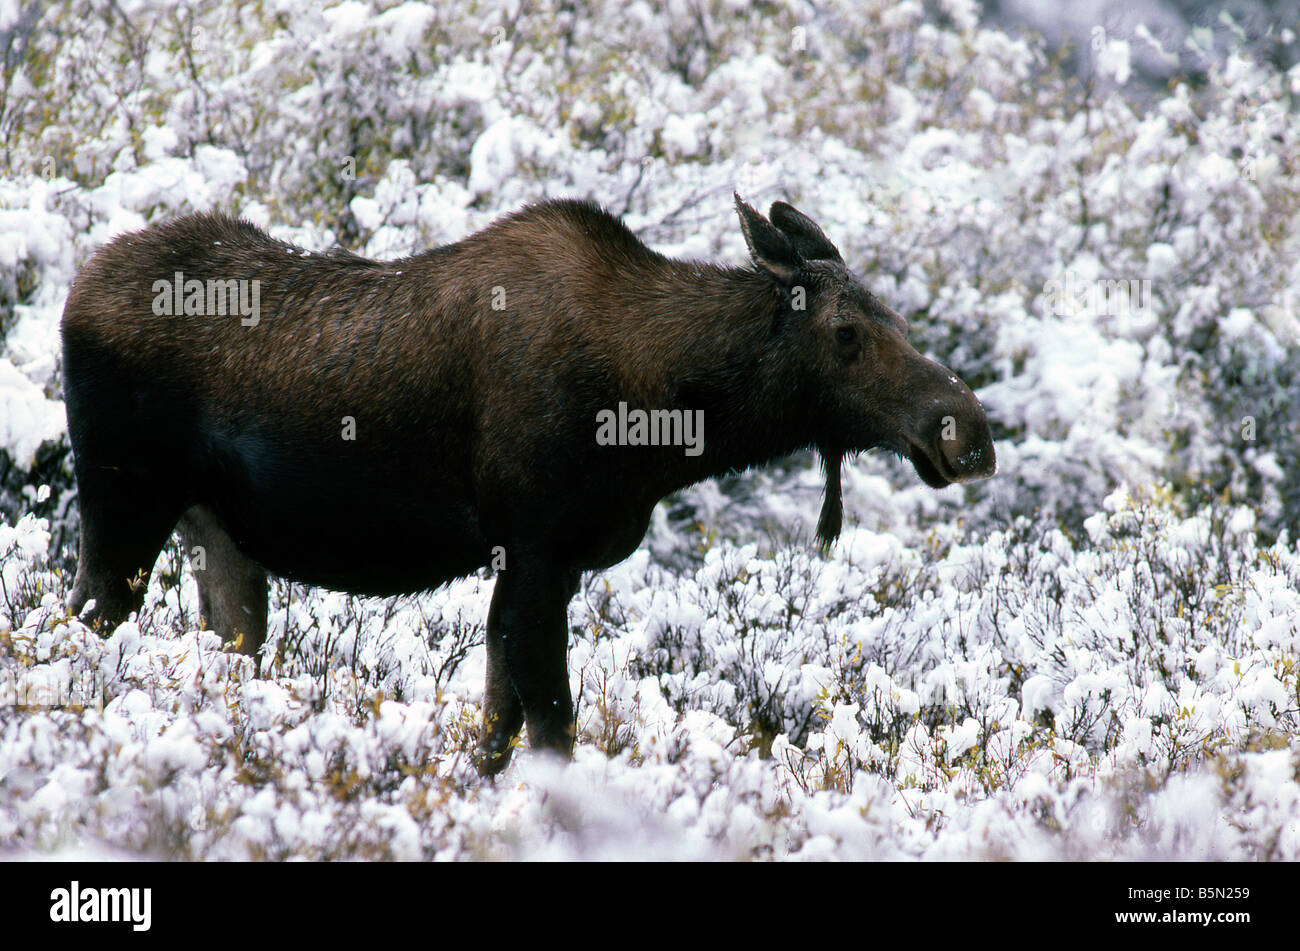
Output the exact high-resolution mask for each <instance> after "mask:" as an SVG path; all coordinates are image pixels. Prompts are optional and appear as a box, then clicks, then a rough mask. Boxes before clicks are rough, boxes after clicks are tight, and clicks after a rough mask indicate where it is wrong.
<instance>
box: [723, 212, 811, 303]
mask: <svg viewBox="0 0 1300 951" xmlns="http://www.w3.org/2000/svg"><path fill="white" fill-rule="evenodd" d="M733 194H734V193H733ZM735 198H736V212H737V214H739V215H740V230H741V231H742V232H744V234H745V244H747V245H749V256H750V257H752V258H753V259H754V264H755V265H757V266H758V269H759V270H760V271H763V272H765V273H766V274H768V275H769V276H770V277H771V278H772V279H773V280H775V281H776V282H777V283H778V284H780V285H782V286H783V287H790V286H792V285H793V284H794V282H795V276H796V275H797V274H798V273H799V271H800V269H801V268H802V267H803V258H801V257H800V256H799V252H798V251H796V250H795V248H794V245H792V244H791V243H790V239H789V238H787V237H786V236H785V235H784V234H783V233H782V232H781V230H780V229H779V228H777V227H775V226H774V225H773V224H772V222H770V221H768V220H767V219H766V218H764V217H763V216H762V215H760V214H759V213H758V212H756V211H755V210H754V209H753V208H750V207H749V206H748V205H747V204H745V203H744V202H743V201H741V200H740V196H739V195H736V196H735Z"/></svg>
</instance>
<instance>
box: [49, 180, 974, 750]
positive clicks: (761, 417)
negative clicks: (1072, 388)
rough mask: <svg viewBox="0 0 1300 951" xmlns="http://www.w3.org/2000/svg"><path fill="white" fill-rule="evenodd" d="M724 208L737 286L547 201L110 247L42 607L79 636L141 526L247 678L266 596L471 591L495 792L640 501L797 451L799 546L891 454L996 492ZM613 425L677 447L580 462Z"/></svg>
mask: <svg viewBox="0 0 1300 951" xmlns="http://www.w3.org/2000/svg"><path fill="white" fill-rule="evenodd" d="M735 203H736V210H737V212H738V214H739V216H740V227H741V231H742V233H743V235H744V239H745V242H746V244H747V246H748V250H749V253H750V256H751V258H752V265H753V266H752V267H736V266H724V265H720V264H714V263H707V262H701V261H682V260H675V259H672V258H669V257H666V256H664V255H662V254H659V253H657V252H655V251H653V250H652V249H650V248H649V247H647V246H646V245H645V244H644V243H642V241H641V240H639V239H638V238H637V237H636V236H635V235H634V234H633V232H632V231H631V230H629V229H628V228H627V227H626V226H625V225H624V224H623V223H622V221H620V219H619V218H617V217H616V216H614V215H612V214H610V213H608V212H606V211H605V210H603V209H602V208H601V207H600V206H599V205H598V204H596V203H594V202H589V201H583V200H574V199H551V200H546V201H543V202H539V203H536V204H532V205H528V206H526V207H524V208H523V209H522V210H519V211H516V212H514V213H512V214H509V215H506V216H505V217H503V218H500V219H499V220H497V221H496V222H494V223H493V224H491V225H489V226H488V227H486V228H485V229H484V230H482V231H479V232H477V233H475V234H473V235H471V236H469V237H467V238H464V239H463V240H460V241H458V242H456V243H453V244H449V245H446V246H443V247H438V248H434V249H432V250H428V251H425V252H423V253H420V254H416V255H414V256H411V257H407V258H402V259H399V260H392V261H375V260H370V259H368V258H365V257H361V256H358V255H356V254H353V253H350V252H347V251H340V250H334V251H330V252H327V253H312V252H307V251H304V250H302V249H300V248H297V247H294V246H293V245H290V244H287V243H284V242H281V241H278V240H275V239H273V238H271V237H270V236H269V235H267V234H266V233H265V232H263V231H262V230H260V229H259V228H257V227H256V226H254V225H253V224H251V223H249V222H247V221H244V220H237V219H234V218H231V217H227V216H224V215H221V214H217V213H207V212H205V213H199V214H192V215H188V216H185V217H181V218H178V219H175V220H173V221H171V222H169V223H165V224H160V225H156V226H153V227H150V228H148V229H146V230H143V231H139V232H136V233H132V234H126V235H122V236H119V237H117V238H115V239H114V240H113V241H111V242H110V243H108V244H107V245H105V246H104V247H103V248H101V249H100V250H99V251H98V252H97V253H96V254H95V255H94V256H93V257H92V258H91V259H90V260H89V261H88V262H87V264H86V265H85V267H84V268H83V269H82V271H81V272H80V274H79V275H78V277H77V279H76V281H75V283H74V286H73V288H72V290H71V292H70V294H69V297H68V301H67V305H66V308H65V310H64V314H63V321H62V339H63V372H64V388H65V397H66V403H67V412H68V426H69V434H70V437H71V442H72V447H73V452H74V468H75V473H76V478H77V483H78V489H79V499H80V508H81V538H80V553H79V559H78V565H77V573H76V579H75V581H74V584H73V589H72V591H71V593H70V595H69V597H68V606H69V608H70V609H71V610H72V611H74V612H76V613H78V614H79V615H81V616H83V617H84V619H85V620H87V622H89V623H91V624H93V625H95V626H97V627H98V628H99V629H100V630H101V631H104V632H106V633H107V632H111V631H112V630H113V629H114V628H115V627H116V626H117V625H118V624H120V623H121V622H122V621H124V620H126V619H127V618H128V617H129V616H130V614H131V612H132V611H137V610H139V608H140V607H141V606H142V604H143V599H144V593H145V583H146V582H147V579H148V576H149V573H150V571H151V570H152V567H153V564H154V562H155V560H156V559H157V557H158V554H159V552H160V551H161V549H162V547H163V546H164V544H165V543H166V541H167V539H168V538H169V537H170V535H171V533H172V531H173V530H178V531H179V532H180V536H181V539H182V542H183V544H184V546H185V549H186V551H187V552H189V553H190V554H191V560H192V561H194V567H195V568H196V569H201V570H196V571H195V576H196V578H197V582H198V589H199V596H200V611H201V616H202V622H203V623H204V624H205V625H206V626H207V627H208V628H209V629H211V630H214V631H216V632H218V633H219V634H220V635H221V636H222V638H223V639H224V640H225V641H227V642H232V644H233V646H232V649H235V648H237V649H240V650H243V651H244V652H246V653H252V654H254V655H256V654H257V652H258V651H259V649H260V647H261V645H262V643H263V640H264V638H265V636H266V625H267V575H268V572H270V573H274V574H275V575H278V576H280V577H283V578H287V579H291V580H295V581H299V582H304V583H307V584H311V585H319V586H323V587H327V588H332V589H336V590H341V591H346V592H351V593H354V594H359V595H374V596H394V595H400V594H411V593H415V592H419V591H423V590H428V589H432V588H435V587H437V586H438V585H441V584H445V583H447V582H448V581H450V580H452V579H455V578H458V577H463V576H465V575H468V574H471V573H473V572H475V571H478V570H480V569H482V568H485V567H489V566H490V567H495V568H497V569H498V570H497V572H496V582H495V587H494V590H493V594H492V600H491V605H490V609H489V613H488V622H487V645H486V650H487V678H486V686H485V691H484V728H483V738H482V740H481V747H480V751H479V761H478V762H479V767H478V768H479V770H480V772H481V773H483V774H484V775H487V776H490V775H494V774H495V773H497V772H499V771H500V770H501V769H503V768H504V767H505V766H506V764H507V763H508V761H509V759H510V755H511V751H512V748H513V747H514V746H515V745H516V739H517V737H518V736H519V734H520V732H521V730H522V728H523V726H524V725H525V723H526V725H527V729H528V737H529V741H530V743H531V744H532V746H533V747H534V748H542V749H546V750H550V751H554V752H558V753H560V754H562V755H564V756H571V755H572V748H573V743H574V739H575V724H574V707H573V701H572V698H571V695H570V691H569V680H568V658H567V649H566V648H567V639H568V633H569V628H568V622H567V606H568V603H569V601H570V599H571V598H572V596H573V595H574V594H575V592H576V591H577V588H578V584H579V580H580V577H581V573H582V572H584V571H592V570H599V569H603V568H606V567H609V566H611V565H614V564H616V563H617V562H619V561H621V560H622V559H624V558H626V557H627V556H628V555H630V554H631V553H632V552H633V551H634V550H635V549H636V547H637V546H638V544H640V542H641V540H642V537H643V535H644V534H645V531H646V528H647V526H648V524H649V521H650V518H651V513H652V510H653V509H654V507H655V505H656V504H658V502H659V501H660V500H661V499H663V498H664V497H665V496H667V495H669V494H670V493H672V492H674V491H677V490H679V489H682V488H684V487H686V486H689V485H691V484H693V483H696V482H699V481H701V480H703V479H707V478H710V477H713V476H717V475H720V474H723V473H728V472H733V471H739V470H744V469H746V468H749V467H754V466H759V465H762V464H764V463H767V462H769V461H772V460H775V459H778V458H780V457H783V456H786V455H789V454H791V453H794V452H796V451H798V450H803V449H815V450H817V452H818V453H819V454H820V457H821V459H822V461H823V464H824V467H825V472H826V492H825V497H824V501H823V505H822V511H821V517H820V519H819V522H818V525H817V530H816V534H817V538H818V539H819V541H821V542H822V543H823V544H826V545H829V544H831V543H833V541H834V539H835V538H836V537H837V536H838V534H839V532H840V528H841V523H842V502H841V491H840V468H841V463H842V460H843V458H844V456H845V455H846V454H848V453H856V452H861V451H866V450H869V449H873V448H883V449H886V450H889V451H892V452H895V453H897V454H899V455H900V456H903V457H904V458H907V459H909V460H910V461H911V463H912V465H913V466H914V467H915V469H916V472H917V474H918V475H919V476H920V478H921V479H922V480H923V481H924V482H926V483H927V484H928V485H930V486H933V487H935V488H943V487H945V486H948V485H950V484H952V483H956V482H966V481H969V480H974V479H981V478H985V477H988V476H990V475H992V474H993V473H994V471H995V469H996V463H995V459H994V450H993V441H992V436H991V433H990V430H989V425H988V421H987V419H986V417H985V414H984V411H983V409H982V407H981V406H980V403H979V401H978V400H977V399H976V398H975V395H974V394H973V393H972V392H971V390H970V389H969V388H968V387H967V386H966V385H965V384H964V383H963V382H961V381H960V380H959V379H958V378H957V377H956V375H955V374H953V373H952V372H951V371H950V370H948V369H947V368H946V367H943V366H941V365H939V364H938V363H935V362H933V361H931V360H929V359H927V358H925V357H923V356H921V355H920V354H919V353H918V352H917V351H916V350H915V349H913V347H912V346H911V345H909V344H908V342H907V339H906V334H907V330H908V328H907V324H906V322H905V321H904V320H903V318H902V317H900V316H899V315H898V314H897V313H895V312H894V311H893V310H891V309H890V308H889V307H887V306H886V305H885V304H883V303H882V302H881V301H880V300H878V299H877V298H876V297H875V296H873V295H872V294H871V293H870V292H869V291H868V290H867V289H866V287H865V286H864V285H863V282H862V280H861V279H860V278H859V277H857V276H856V275H855V274H854V273H853V272H852V271H851V270H850V269H849V267H848V266H847V265H846V264H845V262H844V259H843V258H842V257H841V255H840V252H839V251H838V250H837V249H836V247H835V245H833V244H832V243H831V242H830V240H828V239H827V237H826V235H825V234H824V233H823V232H822V229H821V228H820V227H819V226H818V225H817V224H815V223H814V222H813V221H812V220H811V219H810V218H808V217H807V216H805V215H804V214H802V213H800V212H799V211H797V210H796V209H795V208H793V207H792V206H790V205H789V204H786V203H785V202H780V201H778V202H775V203H774V204H773V205H772V206H771V209H770V211H769V216H768V217H766V218H765V217H763V215H762V214H761V213H759V212H757V211H755V210H754V209H753V208H752V207H750V206H749V205H748V204H746V203H745V202H744V201H742V200H741V198H740V196H738V195H737V196H735ZM214 284H215V285H217V286H218V288H219V289H221V290H223V291H224V290H228V291H229V296H230V297H231V301H230V303H232V304H233V303H235V302H237V300H242V303H241V304H240V308H242V309H237V308H235V307H234V306H230V307H226V306H224V304H225V303H226V302H225V301H223V300H220V299H218V300H217V301H215V302H214V300H213V295H212V294H211V290H212V288H213V286H214ZM177 285H179V286H177ZM205 289H206V290H207V291H208V293H207V294H206V295H205V294H204V293H203V292H204V290H205ZM241 289H243V290H244V294H243V297H242V298H241V297H240V291H241ZM249 291H251V293H249ZM220 296H225V295H220ZM250 299H251V300H252V301H253V302H254V303H255V305H256V306H255V307H252V308H250V307H249V306H248V301H249V300H250ZM214 311H215V312H214ZM226 311H229V313H227V312H226ZM628 408H631V409H632V410H638V411H641V412H642V413H643V414H644V413H650V414H652V415H653V414H654V413H656V412H667V413H678V414H679V415H678V416H677V417H676V419H689V420H692V421H696V422H698V426H697V427H696V429H697V430H698V431H697V432H696V433H695V434H694V440H695V445H694V448H693V449H692V451H685V449H684V447H683V446H681V445H674V444H673V443H674V440H673V439H671V438H668V439H656V440H648V439H640V440H636V439H632V438H625V439H613V438H608V437H609V432H607V433H606V436H607V438H604V439H599V440H598V439H597V433H598V431H599V430H600V429H601V426H602V424H601V423H600V422H599V421H600V420H601V419H602V418H606V419H608V418H609V415H610V414H611V413H614V412H619V413H621V414H622V418H624V419H626V418H629V417H630V415H631V414H630V412H628ZM605 428H606V429H608V430H610V431H612V427H605ZM195 552H199V553H201V555H202V563H201V564H200V563H199V562H198V561H197V560H195V558H194V553H195Z"/></svg>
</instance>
